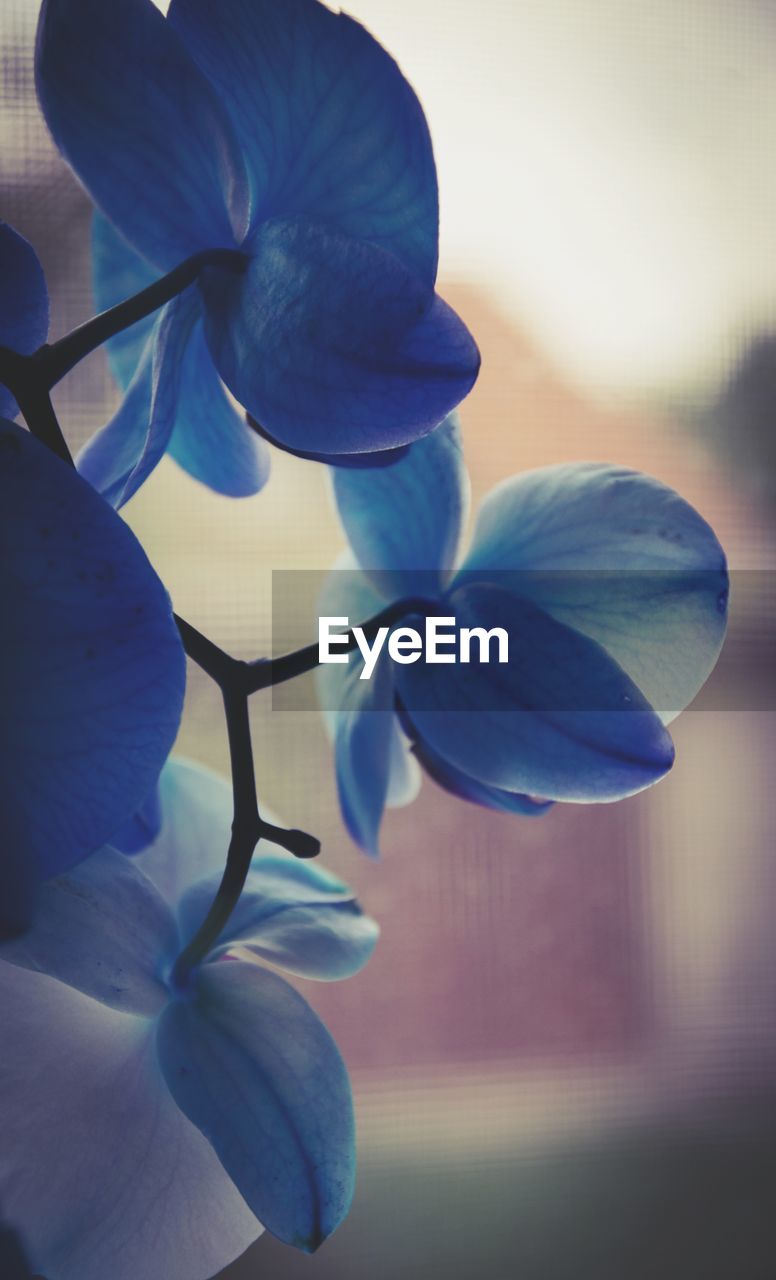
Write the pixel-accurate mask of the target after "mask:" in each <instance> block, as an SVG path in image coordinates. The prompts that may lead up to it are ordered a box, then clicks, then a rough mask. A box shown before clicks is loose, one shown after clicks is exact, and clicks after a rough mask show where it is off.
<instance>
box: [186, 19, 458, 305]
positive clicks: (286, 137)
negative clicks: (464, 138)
mask: <svg viewBox="0 0 776 1280" xmlns="http://www.w3.org/2000/svg"><path fill="white" fill-rule="evenodd" d="M168 18H169V21H170V23H171V24H172V25H173V26H174V27H175V29H176V30H177V31H179V32H180V34H181V36H182V37H183V40H184V42H185V44H186V47H187V48H188V49H189V51H190V53H191V54H192V56H193V57H194V58H195V60H196V61H197V62H198V63H199V65H200V66H201V67H202V68H203V70H204V71H205V72H206V74H207V75H208V77H209V78H210V80H211V81H212V83H213V84H214V86H215V87H216V89H217V91H218V92H219V95H221V97H222V100H223V101H224V103H225V105H226V107H227V110H228V111H229V112H230V114H231V117H232V120H233V122H234V126H235V130H236V132H237V134H238V136H239V138H240V141H241V143H242V146H243V148H244V151H245V155H246V159H247V163H248V169H249V172H250V175H251V181H252V193H253V217H252V225H253V226H254V228H255V227H256V226H257V225H258V224H259V223H260V222H261V221H262V220H264V219H266V218H271V217H286V216H288V215H290V214H297V213H300V214H306V215H308V216H309V217H312V218H315V219H316V220H318V221H321V222H326V223H329V224H330V225H331V226H332V227H334V228H336V229H337V230H339V231H342V232H344V233H345V234H346V235H349V236H353V237H355V238H357V239H359V240H370V241H371V242H372V243H373V244H377V245H380V246H381V247H382V248H384V249H388V250H390V251H391V252H392V253H394V254H395V255H396V256H397V257H398V258H401V260H402V261H403V262H404V264H405V266H407V267H408V268H409V269H410V270H411V271H412V272H413V273H415V274H416V275H418V276H419V277H420V278H421V279H422V280H424V281H425V282H426V283H427V284H429V285H433V283H434V279H435V276H436V265H437V236H438V222H439V214H438V201H437V183H436V170H435V166H434V157H433V154H432V150H431V139H430V137H429V132H428V127H427V125H426V121H425V118H424V116H423V111H422V109H421V107H420V103H419V102H418V100H417V98H416V97H415V94H414V93H413V91H412V89H411V88H410V86H409V85H408V84H407V81H406V80H405V79H404V77H403V76H402V74H401V71H400V70H399V68H398V67H397V65H396V63H395V62H394V61H393V59H392V58H391V57H389V55H388V54H387V53H386V52H385V50H384V49H382V48H381V47H380V45H379V44H378V43H377V41H376V40H374V39H373V38H372V37H371V36H370V35H369V34H368V32H366V31H365V30H364V28H363V27H362V26H360V25H359V24H358V23H357V22H354V21H353V19H352V18H349V17H348V16H347V15H346V14H344V13H332V12H331V10H330V9H328V8H326V7H325V6H324V5H322V4H318V3H317V2H316V0H283V3H282V4H278V3H273V0H219V3H218V4H215V5H214V4H212V3H211V0H172V4H171V5H170V9H169V15H168Z"/></svg>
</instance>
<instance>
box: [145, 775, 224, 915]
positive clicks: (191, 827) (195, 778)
mask: <svg viewBox="0 0 776 1280" xmlns="http://www.w3.org/2000/svg"><path fill="white" fill-rule="evenodd" d="M158 796H159V806H160V809H161V815H162V821H161V826H160V829H159V833H158V835H157V836H156V838H155V839H154V840H153V841H152V842H151V843H150V844H149V845H148V846H147V847H146V848H145V849H143V850H142V851H141V852H140V853H138V854H136V855H135V856H134V857H133V859H132V861H133V863H135V865H136V866H138V867H140V869H141V870H142V871H143V872H144V873H145V874H146V875H147V876H148V878H149V879H150V880H152V881H153V883H154V884H155V885H156V887H157V889H158V890H159V892H160V893H161V894H162V896H163V897H164V898H165V899H166V900H167V902H169V903H170V904H171V905H172V906H174V907H177V904H178V903H179V902H180V900H181V898H182V897H183V895H184V893H186V891H187V890H188V889H190V888H191V886H192V885H194V884H196V883H197V881H198V880H202V879H204V878H206V877H210V876H214V875H216V874H220V873H221V872H222V871H223V869H224V864H225V862H226V854H227V850H228V848H229V840H230V836H231V828H232V818H233V817H234V808H233V803H234V802H233V800H232V788H231V787H230V785H229V783H228V782H227V781H226V780H225V779H224V778H222V777H220V776H219V775H218V774H217V773H213V772H212V771H211V770H210V769H205V768H204V767H203V766H202V765H199V764H195V763H194V762H193V761H191V760H184V759H181V758H173V759H171V760H168V762H167V764H166V765H165V766H164V768H163V770H162V773H161V776H160V778H159V786H158Z"/></svg>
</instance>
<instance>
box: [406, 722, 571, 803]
mask: <svg viewBox="0 0 776 1280" xmlns="http://www.w3.org/2000/svg"><path fill="white" fill-rule="evenodd" d="M413 751H414V757H413V758H414V759H416V760H419V761H420V762H421V764H422V765H423V768H424V769H425V771H426V773H427V774H428V775H429V777H430V778H433V780H434V782H436V783H437V785H438V786H440V787H442V789H443V790H444V791H449V792H450V794H451V795H454V796H457V797H458V799H459V800H468V801H469V802H470V803H471V804H478V805H481V806H482V808H484V809H497V810H499V811H501V812H503V813H519V814H522V816H523V817H526V818H537V817H540V816H541V814H543V813H546V812H547V810H548V809H551V808H552V805H553V801H552V800H541V799H539V798H537V797H534V796H526V795H521V794H520V793H519V792H515V791H504V790H502V789H500V788H499V787H487V786H485V785H484V784H483V783H481V782H477V781H475V779H474V778H470V777H469V776H468V775H467V774H465V773H461V771H460V769H455V768H453V766H452V765H451V764H449V763H448V761H447V760H443V759H442V757H441V756H439V755H437V754H436V752H434V751H432V750H431V748H430V747H429V745H428V743H427V742H420V741H418V742H416V743H415V746H414V748H413Z"/></svg>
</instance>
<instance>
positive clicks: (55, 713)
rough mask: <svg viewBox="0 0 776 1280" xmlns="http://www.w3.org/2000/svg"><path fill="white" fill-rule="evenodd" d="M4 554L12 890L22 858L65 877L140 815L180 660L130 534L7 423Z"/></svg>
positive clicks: (1, 502)
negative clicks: (128, 820)
mask: <svg viewBox="0 0 776 1280" xmlns="http://www.w3.org/2000/svg"><path fill="white" fill-rule="evenodd" d="M0 545H2V551H3V555H2V561H1V562H0V595H2V599H3V600H4V602H5V606H6V609H5V615H4V621H3V654H2V662H0V680H1V681H2V688H0V705H2V708H3V716H2V720H1V721H0V759H1V760H2V770H0V813H2V839H0V878H2V880H3V881H4V882H5V881H6V878H7V877H8V879H10V880H11V881H12V880H13V879H14V877H15V876H16V875H17V874H19V871H18V868H19V865H20V863H21V862H22V861H24V860H26V859H30V860H31V861H32V863H37V865H38V867H39V870H40V872H41V874H42V875H43V876H44V877H46V878H48V877H52V876H55V875H59V874H61V873H62V872H64V871H66V870H68V868H70V867H71V866H74V865H75V864H76V863H78V862H81V861H82V860H83V859H84V858H86V857H88V856H89V854H91V853H93V852H94V851H95V849H97V848H99V847H100V845H102V844H104V843H105V841H106V840H108V839H109V838H110V836H111V835H112V834H113V832H114V831H115V830H116V829H117V828H118V827H120V825H121V824H122V823H123V822H124V821H126V820H127V819H128V818H129V817H130V816H131V815H132V813H133V812H134V811H135V810H136V809H137V807H138V805H139V804H140V803H141V801H142V800H143V799H144V797H145V796H146V795H147V794H148V792H149V791H150V789H151V787H152V786H153V785H154V783H155V781H156V778H157V777H158V774H159V771H160V769H161V767H162V764H163V763H164V760H165V758H166V756H167V753H168V752H169V750H170V747H171V746H172V743H173V740H174V738H175V734H176V732H177V729H178V723H179V720H180V714H181V707H182V702H183V687H184V678H185V662H184V655H183V649H182V646H181V643H180V639H179V637H178V632H177V628H176V626H175V623H174V620H173V617H172V610H171V607H170V602H169V599H168V597H167V594H166V592H165V591H164V588H163V586H162V584H161V582H160V581H159V579H158V578H157V576H156V574H155V573H154V571H153V569H152V568H151V566H150V564H149V562H148V560H147V558H146V555H145V553H144V551H143V549H142V547H141V546H140V544H139V542H138V541H137V539H136V538H135V536H134V534H133V533H132V532H131V530H130V529H129V528H128V527H127V526H126V525H125V524H124V522H123V521H122V520H120V519H119V517H118V516H116V514H115V513H114V512H113V511H111V509H110V507H109V506H108V505H107V504H106V503H105V502H103V500H102V499H101V498H100V497H98V495H97V494H96V493H95V492H94V490H93V489H91V488H90V486H89V485H88V484H86V482H85V481H83V480H82V479H80V477H79V476H77V475H76V473H75V472H74V471H72V470H71V469H70V468H69V467H67V466H65V465H64V463H62V462H61V461H60V460H59V459H58V458H56V457H55V456H54V455H53V454H52V453H50V452H49V451H48V450H47V449H45V448H44V447H43V446H42V445H40V444H38V442H37V441H36V440H34V439H33V438H32V437H31V436H30V435H29V434H28V433H27V432H26V431H22V430H21V428H19V427H17V426H15V425H14V424H12V423H0ZM4 887H6V886H5V885H4Z"/></svg>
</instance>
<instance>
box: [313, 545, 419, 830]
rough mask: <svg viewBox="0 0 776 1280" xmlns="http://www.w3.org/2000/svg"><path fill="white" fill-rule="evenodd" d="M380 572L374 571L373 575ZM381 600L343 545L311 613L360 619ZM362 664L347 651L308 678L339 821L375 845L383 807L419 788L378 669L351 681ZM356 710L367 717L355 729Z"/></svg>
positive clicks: (398, 804)
mask: <svg viewBox="0 0 776 1280" xmlns="http://www.w3.org/2000/svg"><path fill="white" fill-rule="evenodd" d="M385 577H386V575H382V574H376V575H375V578H376V581H377V583H380V582H381V581H382V580H383V579H384V578H385ZM384 608H385V597H383V596H380V595H378V594H377V590H376V589H375V586H374V585H373V584H372V583H371V582H370V581H369V580H368V578H367V577H366V575H365V574H363V573H362V572H361V570H360V569H359V568H358V566H357V564H356V561H355V557H354V556H353V554H352V552H351V551H345V552H344V553H343V554H342V555H341V556H340V558H339V559H338V561H337V563H336V565H335V566H334V568H333V569H332V570H331V572H330V573H329V574H328V575H327V578H326V581H325V583H324V587H323V591H322V592H321V597H320V601H319V605H318V613H319V616H320V617H332V618H337V617H343V618H349V619H350V622H351V624H353V625H360V624H361V623H362V622H367V621H368V620H369V619H370V618H372V617H374V615H375V614H376V613H379V611H380V610H381V609H384ZM362 667H363V664H362V662H361V661H360V659H359V656H358V654H351V655H350V658H349V661H348V662H347V663H331V664H323V665H321V666H319V667H318V670H317V671H316V685H317V689H318V699H319V702H320V706H321V710H322V713H323V718H324V722H325V724H326V730H327V732H328V735H329V737H330V739H331V741H332V742H334V743H335V744H336V745H335V767H336V770H337V785H338V790H339V794H340V804H341V808H342V812H343V817H344V819H345V824H346V826H347V827H348V830H349V831H350V834H351V835H352V836H353V838H354V839H355V840H356V841H357V843H359V844H360V845H361V846H362V848H364V847H366V848H367V850H368V851H372V852H376V850H377V836H378V830H379V826H380V820H381V816H382V811H383V808H384V807H385V808H400V807H401V806H402V805H405V804H410V803H411V801H412V800H414V799H415V797H416V796H417V794H418V791H419V789H420V770H419V768H418V766H417V762H416V761H415V759H414V757H413V756H412V755H411V753H410V749H409V744H408V743H407V741H406V739H405V737H404V735H403V733H402V731H401V728H400V726H399V723H398V720H397V719H396V716H395V715H394V714H393V708H392V704H391V703H390V702H389V701H386V697H387V695H388V690H387V689H385V688H384V687H383V685H382V684H381V682H383V681H385V679H386V677H385V674H384V673H383V672H378V673H376V675H375V677H374V679H376V680H377V681H378V685H377V686H376V687H375V689H374V690H372V691H371V694H370V682H367V681H362V682H358V675H359V674H360V672H361V670H362ZM375 698H377V699H378V702H379V699H380V698H382V700H383V703H382V705H383V706H384V708H385V709H384V710H383V711H382V712H380V711H377V710H375V709H374V705H372V708H371V709H369V704H370V701H372V700H374V699H375ZM361 715H363V716H365V717H367V719H366V720H365V723H364V724H363V725H362V726H361V728H360V729H359V728H357V722H358V720H359V717H360V716H361ZM388 726H389V727H388ZM361 733H363V734H364V735H365V737H366V738H367V739H368V741H369V743H370V750H369V751H368V752H367V754H366V755H365V756H364V757H363V759H361V760H359V759H358V746H359V738H360V734H361ZM386 737H387V743H386ZM351 753H354V757H353V758H352V759H351ZM376 765H377V766H379V767H378V768H375V766H376ZM384 773H385V780H383V774H384Z"/></svg>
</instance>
